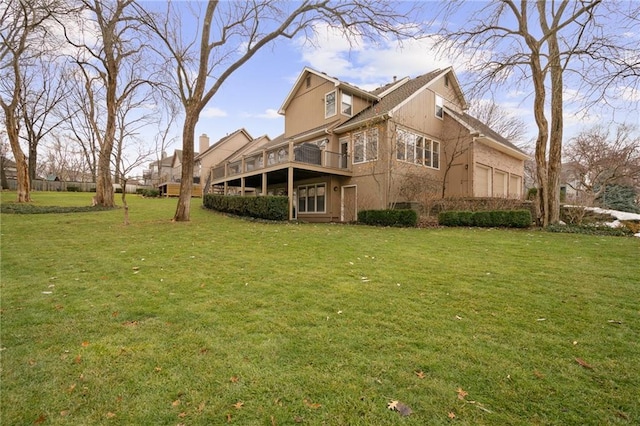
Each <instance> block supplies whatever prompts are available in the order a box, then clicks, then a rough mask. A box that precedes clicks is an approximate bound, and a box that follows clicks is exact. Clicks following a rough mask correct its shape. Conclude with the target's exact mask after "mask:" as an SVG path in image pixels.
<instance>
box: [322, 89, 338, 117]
mask: <svg viewBox="0 0 640 426" xmlns="http://www.w3.org/2000/svg"><path fill="white" fill-rule="evenodd" d="M332 115H336V92H335V90H334V91H333V92H329V93H327V94H326V95H324V118H327V117H331V116H332Z"/></svg>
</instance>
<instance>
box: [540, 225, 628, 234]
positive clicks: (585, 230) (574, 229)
mask: <svg viewBox="0 0 640 426" xmlns="http://www.w3.org/2000/svg"><path fill="white" fill-rule="evenodd" d="M545 229H546V230H547V231H549V232H562V233H567V234H586V235H602V236H610V237H630V236H632V235H633V231H632V230H631V229H629V228H626V227H620V228H612V227H609V226H594V225H572V224H570V225H555V224H554V225H549V226H547V227H546V228H545Z"/></svg>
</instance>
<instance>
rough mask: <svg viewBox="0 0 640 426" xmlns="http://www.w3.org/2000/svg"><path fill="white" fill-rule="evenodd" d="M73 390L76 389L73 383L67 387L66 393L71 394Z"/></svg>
mask: <svg viewBox="0 0 640 426" xmlns="http://www.w3.org/2000/svg"><path fill="white" fill-rule="evenodd" d="M75 388H76V384H75V383H74V384H72V385H71V386H69V389H67V392H69V393H71V392H73V390H74V389H75Z"/></svg>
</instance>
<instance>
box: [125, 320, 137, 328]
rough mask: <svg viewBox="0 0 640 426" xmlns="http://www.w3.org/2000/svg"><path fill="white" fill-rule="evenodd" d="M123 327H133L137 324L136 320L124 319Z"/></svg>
mask: <svg viewBox="0 0 640 426" xmlns="http://www.w3.org/2000/svg"><path fill="white" fill-rule="evenodd" d="M122 325H124V326H125V327H133V326H136V325H138V321H125V322H123V323H122Z"/></svg>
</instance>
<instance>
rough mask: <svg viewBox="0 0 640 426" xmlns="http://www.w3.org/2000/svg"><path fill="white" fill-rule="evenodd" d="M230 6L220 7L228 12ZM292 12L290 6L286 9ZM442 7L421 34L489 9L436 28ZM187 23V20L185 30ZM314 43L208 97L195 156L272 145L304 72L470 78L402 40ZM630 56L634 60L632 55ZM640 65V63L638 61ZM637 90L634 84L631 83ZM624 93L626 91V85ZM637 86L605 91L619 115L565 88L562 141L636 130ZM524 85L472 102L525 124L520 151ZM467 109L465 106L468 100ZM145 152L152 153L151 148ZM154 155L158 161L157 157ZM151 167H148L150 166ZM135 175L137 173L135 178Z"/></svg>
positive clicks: (262, 61)
mask: <svg viewBox="0 0 640 426" xmlns="http://www.w3.org/2000/svg"><path fill="white" fill-rule="evenodd" d="M143 1H145V2H144V3H143V4H144V5H145V7H148V8H154V7H155V8H158V9H160V10H162V9H164V7H165V6H164V5H165V4H166V3H165V2H163V1H157V0H143ZM635 1H636V0H623V1H622V3H623V4H634V3H635ZM194 4H195V6H193V5H191V6H189V4H188V3H186V2H181V1H177V2H176V5H177V7H183V8H185V9H184V13H181V15H182V16H183V19H185V21H184V22H183V26H182V28H183V32H184V33H185V34H188V33H189V31H193V29H194V28H198V24H197V22H196V20H195V18H194V17H193V16H192V13H191V12H192V11H194V10H196V9H197V8H198V7H200V8H201V9H203V8H204V5H205V3H204V2H195V3H194ZM229 4H233V3H227V5H229ZM288 4H293V3H288ZM392 4H394V5H397V6H396V7H399V8H401V7H405V6H406V5H407V4H408V3H403V2H395V3H392ZM440 4H442V3H441V2H436V1H425V2H423V3H422V5H423V6H425V7H424V10H425V14H423V15H421V20H422V21H421V22H420V24H421V25H423V26H424V23H426V22H434V24H433V25H432V26H431V27H428V28H426V30H427V32H436V31H437V29H438V28H439V26H441V25H443V24H446V25H453V26H456V25H460V23H462V25H467V24H468V23H467V21H466V20H467V19H468V14H469V12H470V11H472V10H476V9H478V8H482V7H484V6H486V5H488V4H490V3H488V2H485V1H469V2H467V3H465V5H466V6H465V7H466V9H465V8H463V9H461V13H460V14H459V15H457V16H456V17H454V18H453V19H454V20H457V22H455V21H450V22H444V21H437V19H436V18H438V17H436V16H435V15H434V13H435V10H436V9H437V8H438V6H439V5H440ZM189 19H192V21H191V22H189ZM610 28H613V29H614V30H617V31H619V32H620V36H621V37H626V38H628V39H630V40H636V41H637V44H636V46H637V45H638V44H640V29H634V28H632V29H628V28H627V29H619V30H618V29H617V28H616V27H615V26H610ZM315 31H316V34H317V37H316V38H315V39H313V43H309V42H308V41H305V39H304V38H301V37H297V38H293V39H291V40H289V39H284V38H280V39H278V40H277V41H275V42H272V43H271V44H269V45H267V46H265V47H263V48H262V50H260V51H259V52H258V53H257V54H256V55H255V56H253V57H252V58H251V59H250V60H249V61H248V62H247V63H245V64H244V65H243V66H242V67H241V68H239V69H238V70H236V71H235V72H234V73H233V74H232V75H231V76H230V77H229V78H228V79H227V80H226V81H225V82H224V84H223V85H222V87H221V89H220V90H219V91H218V92H217V93H216V94H215V95H214V97H213V98H212V99H211V101H210V102H209V103H208V105H207V106H206V107H205V109H204V110H203V111H202V113H201V115H200V119H199V122H198V124H197V126H196V140H195V141H194V145H195V149H196V151H198V150H199V144H198V136H199V135H201V134H203V133H204V134H207V135H208V136H209V138H210V141H211V143H214V142H216V141H217V140H219V139H221V138H223V137H224V136H226V135H228V134H231V133H233V132H235V131H236V130H238V129H241V128H244V129H245V130H246V131H248V133H249V134H250V135H251V136H253V137H259V136H262V135H268V136H269V137H270V138H272V139H273V138H275V137H277V136H278V135H280V134H282V133H283V131H284V117H283V116H281V115H280V114H278V110H279V109H280V107H281V106H282V103H283V102H284V100H285V98H286V96H287V95H288V93H289V91H290V90H291V88H292V86H293V84H294V82H295V81H296V79H297V78H298V76H299V75H300V73H301V72H302V70H303V69H304V68H305V67H310V68H313V69H315V70H317V71H320V72H324V73H326V74H328V75H329V76H332V77H336V78H338V79H340V80H342V81H345V82H347V83H350V84H353V85H356V86H358V87H360V88H362V89H365V90H370V89H374V88H376V87H379V86H381V85H384V84H386V83H389V82H391V81H393V79H394V77H397V78H399V79H400V78H403V77H406V76H409V77H416V76H419V75H422V74H425V73H428V72H430V71H433V70H434V69H437V68H445V67H448V66H452V67H453V69H454V72H455V73H456V75H457V77H458V79H459V81H460V82H461V83H462V85H463V88H464V86H465V85H466V84H469V83H472V82H473V81H474V79H475V78H476V75H474V72H473V71H472V69H471V67H470V60H469V55H468V54H467V52H465V51H461V52H460V51H459V53H460V54H459V55H457V56H455V57H446V56H441V57H438V56H437V55H436V53H435V49H433V45H432V42H431V41H429V40H424V39H423V40H404V41H403V42H402V43H401V44H400V45H399V44H398V43H397V42H396V41H393V42H391V41H380V42H378V43H377V44H374V43H372V42H364V41H362V40H360V42H359V43H356V44H350V43H349V42H347V41H346V40H345V39H344V38H343V37H342V36H341V35H339V34H337V33H336V32H335V31H331V30H330V29H328V27H326V26H322V25H320V26H316V27H315ZM630 54H632V55H636V56H638V55H639V54H638V51H637V50H635V51H632V52H631V53H630ZM639 59H640V58H639ZM636 83H637V82H636ZM630 86H631V85H630ZM637 89H638V84H636V85H635V89H634V88H632V87H625V86H616V87H612V88H611V90H610V91H609V93H608V96H609V97H608V99H607V100H608V101H609V102H610V103H612V104H615V105H616V106H617V107H618V109H617V110H616V111H615V113H614V112H612V111H611V110H607V109H604V108H597V109H591V110H588V111H585V110H584V109H583V108H580V104H581V102H580V101H581V100H582V94H581V93H580V92H579V91H578V90H576V87H574V86H572V85H570V84H567V85H566V87H565V90H564V94H565V101H566V102H565V113H564V118H565V141H567V140H569V139H570V138H571V137H572V136H575V135H576V134H577V133H578V132H580V131H581V130H585V129H586V128H588V127H590V126H593V125H594V124H609V123H611V122H612V121H614V120H615V121H616V122H626V123H629V124H635V125H637V126H638V127H639V128H640V113H639V112H638V111H639V110H638V107H639V106H640V91H638V90H637ZM531 92H532V89H531V87H530V85H526V84H525V85H521V86H519V87H514V86H505V87H504V88H503V89H501V90H498V91H492V93H491V94H489V93H488V92H487V93H484V94H481V95H480V96H479V97H477V98H476V99H475V100H476V101H479V102H496V103H497V104H498V105H499V106H500V107H502V109H503V110H504V111H506V112H507V113H509V114H511V115H513V116H515V117H518V118H520V119H521V120H522V121H523V122H525V123H526V130H527V133H526V136H525V137H524V139H523V140H522V141H513V142H515V143H519V144H522V143H527V142H529V143H530V144H531V146H532V141H533V140H534V137H535V134H536V131H537V129H536V126H535V122H534V120H533V114H532V103H533V97H532V95H531ZM467 101H471V99H469V97H467ZM181 124H182V120H179V121H178V124H177V125H176V127H175V129H174V131H173V135H174V136H175V141H174V142H173V144H172V145H170V146H168V147H167V149H166V151H167V154H169V155H171V154H172V153H173V150H175V149H181V148H182V142H181V140H180V134H181ZM154 132H157V130H156V129H147V130H146V131H145V137H149V138H150V139H152V138H153V136H152V135H153V134H154ZM150 145H153V144H152V143H150ZM157 154H158V155H159V154H160V153H157ZM153 160H154V159H151V160H150V161H153ZM137 172H139V174H142V173H141V171H140V170H137Z"/></svg>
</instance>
